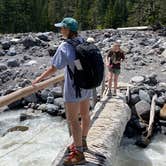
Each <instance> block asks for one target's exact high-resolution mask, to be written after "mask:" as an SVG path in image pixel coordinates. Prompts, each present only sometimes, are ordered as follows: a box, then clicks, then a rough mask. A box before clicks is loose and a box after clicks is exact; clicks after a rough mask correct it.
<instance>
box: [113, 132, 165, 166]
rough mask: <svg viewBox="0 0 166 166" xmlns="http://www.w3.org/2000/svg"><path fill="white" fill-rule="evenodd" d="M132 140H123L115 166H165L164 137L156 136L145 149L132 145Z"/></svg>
mask: <svg viewBox="0 0 166 166" xmlns="http://www.w3.org/2000/svg"><path fill="white" fill-rule="evenodd" d="M134 142H135V141H134V140H132V139H127V138H124V139H123V141H122V145H121V146H120V149H119V152H118V155H117V162H116V166H166V135H162V134H161V135H157V136H155V138H154V139H153V140H152V142H151V144H149V146H148V147H147V148H145V149H142V148H139V147H137V146H136V145H134Z"/></svg>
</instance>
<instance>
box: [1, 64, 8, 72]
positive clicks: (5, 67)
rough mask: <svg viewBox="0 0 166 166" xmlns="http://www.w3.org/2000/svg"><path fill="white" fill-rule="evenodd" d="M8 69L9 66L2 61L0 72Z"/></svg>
mask: <svg viewBox="0 0 166 166" xmlns="http://www.w3.org/2000/svg"><path fill="white" fill-rule="evenodd" d="M4 70H7V66H6V65H5V64H3V63H0V72H2V71H4Z"/></svg>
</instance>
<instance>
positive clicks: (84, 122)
mask: <svg viewBox="0 0 166 166" xmlns="http://www.w3.org/2000/svg"><path fill="white" fill-rule="evenodd" d="M89 106H90V103H89V99H86V100H84V101H81V102H80V114H81V127H82V136H85V137H86V136H87V134H88V131H89V126H90V115H89Z"/></svg>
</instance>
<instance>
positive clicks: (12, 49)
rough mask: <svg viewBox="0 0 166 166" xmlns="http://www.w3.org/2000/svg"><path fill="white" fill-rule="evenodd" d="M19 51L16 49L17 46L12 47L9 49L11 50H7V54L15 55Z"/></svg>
mask: <svg viewBox="0 0 166 166" xmlns="http://www.w3.org/2000/svg"><path fill="white" fill-rule="evenodd" d="M16 54H17V53H16V50H15V47H11V48H10V49H9V51H8V52H7V55H9V56H14V55H16Z"/></svg>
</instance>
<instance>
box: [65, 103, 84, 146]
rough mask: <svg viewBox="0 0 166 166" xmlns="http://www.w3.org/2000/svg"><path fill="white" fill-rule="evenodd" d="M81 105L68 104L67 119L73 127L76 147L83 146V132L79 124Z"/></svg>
mask: <svg viewBox="0 0 166 166" xmlns="http://www.w3.org/2000/svg"><path fill="white" fill-rule="evenodd" d="M79 109H80V103H79V102H77V103H66V113H67V119H68V122H69V124H70V126H71V131H72V136H73V140H74V144H75V145H76V147H81V146H82V130H81V126H80V122H79V119H78V118H79Z"/></svg>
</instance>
